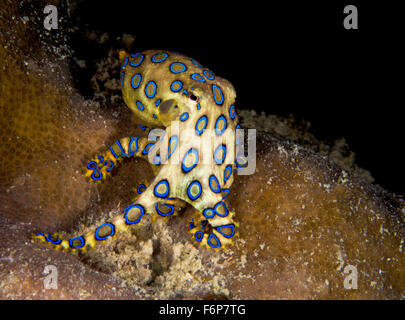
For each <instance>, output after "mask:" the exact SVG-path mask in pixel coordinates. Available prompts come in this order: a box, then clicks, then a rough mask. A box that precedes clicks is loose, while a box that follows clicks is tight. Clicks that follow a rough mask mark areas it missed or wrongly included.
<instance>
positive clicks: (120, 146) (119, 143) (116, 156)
mask: <svg viewBox="0 0 405 320" xmlns="http://www.w3.org/2000/svg"><path fill="white" fill-rule="evenodd" d="M115 143H116V144H117V146H118V147H119V148H120V150H121V154H119V155H117V154H116V153H115V152H114V148H113V145H114V144H113V145H112V146H111V147H110V151H111V153H112V154H113V156H114V157H115V158H118V157H126V156H127V154H126V153H125V150H124V148H123V147H122V145H121V142H120V141H119V140H117V141H115Z"/></svg>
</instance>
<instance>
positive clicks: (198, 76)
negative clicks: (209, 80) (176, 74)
mask: <svg viewBox="0 0 405 320" xmlns="http://www.w3.org/2000/svg"><path fill="white" fill-rule="evenodd" d="M191 79H193V80H195V81H199V82H205V79H204V78H203V77H202V75H201V74H198V73H193V74H192V75H191Z"/></svg>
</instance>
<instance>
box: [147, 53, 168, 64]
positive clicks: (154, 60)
mask: <svg viewBox="0 0 405 320" xmlns="http://www.w3.org/2000/svg"><path fill="white" fill-rule="evenodd" d="M160 54H163V55H164V57H163V58H161V59H160V60H159V59H156V56H157V55H160ZM168 56H169V55H168V54H167V53H166V52H159V53H156V54H154V55H153V56H152V59H151V60H152V62H155V63H160V62H163V61H165V60H166V59H167V57H168Z"/></svg>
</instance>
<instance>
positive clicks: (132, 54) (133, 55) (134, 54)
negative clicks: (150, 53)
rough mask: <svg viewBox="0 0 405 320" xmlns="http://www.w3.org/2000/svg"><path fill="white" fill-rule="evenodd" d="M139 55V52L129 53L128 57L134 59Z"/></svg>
mask: <svg viewBox="0 0 405 320" xmlns="http://www.w3.org/2000/svg"><path fill="white" fill-rule="evenodd" d="M140 54H141V53H140V52H137V53H131V54H130V56H131V57H132V58H136V57H137V56H139V55H140Z"/></svg>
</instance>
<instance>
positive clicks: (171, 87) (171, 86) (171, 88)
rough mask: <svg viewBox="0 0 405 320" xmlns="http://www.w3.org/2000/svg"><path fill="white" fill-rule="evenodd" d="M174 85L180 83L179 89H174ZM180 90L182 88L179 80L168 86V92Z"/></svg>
mask: <svg viewBox="0 0 405 320" xmlns="http://www.w3.org/2000/svg"><path fill="white" fill-rule="evenodd" d="M176 83H180V87H179V88H178V89H174V88H173V86H174V85H175V84H176ZM181 88H183V82H181V81H179V80H175V81H173V82H172V84H171V85H170V90H172V91H173V92H179V91H180V90H181Z"/></svg>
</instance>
